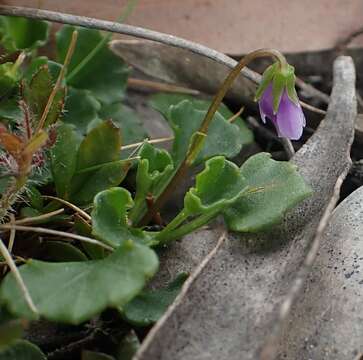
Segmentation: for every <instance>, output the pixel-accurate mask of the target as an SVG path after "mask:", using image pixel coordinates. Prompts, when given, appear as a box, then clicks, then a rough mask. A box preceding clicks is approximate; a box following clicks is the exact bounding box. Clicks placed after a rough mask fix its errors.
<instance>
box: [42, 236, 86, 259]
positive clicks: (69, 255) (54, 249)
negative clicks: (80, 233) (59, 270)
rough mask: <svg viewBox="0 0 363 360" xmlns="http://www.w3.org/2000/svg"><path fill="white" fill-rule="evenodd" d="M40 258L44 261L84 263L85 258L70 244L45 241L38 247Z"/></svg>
mask: <svg viewBox="0 0 363 360" xmlns="http://www.w3.org/2000/svg"><path fill="white" fill-rule="evenodd" d="M39 250H40V252H41V255H43V256H42V257H41V258H42V260H44V261H51V262H65V261H86V260H88V259H87V256H86V255H85V254H83V252H82V251H81V250H79V249H78V248H77V247H75V246H74V245H72V244H68V243H66V242H63V241H54V240H52V241H46V242H44V243H42V244H41V246H40V249H39Z"/></svg>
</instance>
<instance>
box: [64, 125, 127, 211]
mask: <svg viewBox="0 0 363 360" xmlns="http://www.w3.org/2000/svg"><path fill="white" fill-rule="evenodd" d="M120 148H121V133H120V129H118V128H117V127H116V126H115V125H114V124H113V123H112V122H111V121H104V122H102V123H101V124H99V125H98V126H97V127H95V128H93V129H92V130H91V131H90V132H89V133H88V134H87V136H86V137H85V138H84V139H83V141H82V142H81V145H80V146H79V150H78V154H77V166H76V173H75V176H73V178H72V182H71V196H70V198H71V199H72V201H74V202H76V203H77V204H87V203H89V202H91V201H92V200H93V197H94V196H95V195H96V194H97V193H98V192H100V191H102V190H105V189H108V188H110V187H113V186H116V185H119V184H120V182H121V181H122V180H123V179H124V177H125V176H126V173H127V171H128V169H129V167H130V162H129V161H126V160H125V161H122V160H119V158H120Z"/></svg>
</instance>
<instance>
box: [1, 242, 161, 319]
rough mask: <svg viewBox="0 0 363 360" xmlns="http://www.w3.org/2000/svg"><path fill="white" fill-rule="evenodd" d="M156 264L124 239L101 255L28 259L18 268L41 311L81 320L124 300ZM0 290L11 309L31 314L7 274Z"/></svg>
mask: <svg viewBox="0 0 363 360" xmlns="http://www.w3.org/2000/svg"><path fill="white" fill-rule="evenodd" d="M157 268H158V259H157V256H156V254H155V253H154V251H152V250H151V249H150V248H148V247H147V246H144V245H141V244H137V243H134V242H132V241H131V240H129V241H127V242H125V243H124V244H122V245H121V246H120V247H119V248H117V249H116V250H115V252H114V253H112V254H111V255H109V256H108V257H107V258H105V259H102V260H92V261H82V262H66V263H47V262H43V261H38V260H29V261H28V262H27V264H25V265H23V266H21V267H20V268H19V271H20V274H21V276H22V278H23V279H24V282H25V284H26V286H27V287H28V289H29V292H30V295H31V297H32V299H33V301H34V303H35V306H36V307H37V309H38V310H39V315H40V316H42V317H44V318H45V319H48V320H51V321H59V322H63V323H71V324H80V323H82V322H84V321H86V320H89V319H90V318H92V316H94V315H96V314H98V313H100V312H101V311H103V310H105V309H106V308H107V307H109V306H110V307H118V306H122V305H124V304H126V303H127V302H129V301H130V300H131V299H132V298H133V297H135V296H136V295H137V294H138V293H139V292H140V290H141V289H142V288H143V287H144V285H145V282H146V280H147V279H149V278H150V277H152V276H153V275H154V274H155V272H156V270H157ZM0 295H1V299H2V301H3V302H4V303H5V305H6V306H7V307H8V309H9V310H10V311H11V312H12V313H14V314H17V315H20V316H23V317H25V318H30V319H32V318H33V317H34V314H33V313H32V312H31V311H30V310H29V307H28V305H27V304H26V302H25V301H24V298H23V296H22V294H21V292H20V290H19V287H18V285H17V283H16V281H15V280H14V276H13V274H12V273H9V274H8V275H7V276H6V277H5V279H4V280H3V283H2V285H1V289H0Z"/></svg>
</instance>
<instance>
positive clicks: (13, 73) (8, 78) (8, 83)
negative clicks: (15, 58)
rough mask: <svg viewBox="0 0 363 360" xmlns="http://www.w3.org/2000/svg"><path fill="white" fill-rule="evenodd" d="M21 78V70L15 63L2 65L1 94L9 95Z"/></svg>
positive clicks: (0, 69) (0, 68)
mask: <svg viewBox="0 0 363 360" xmlns="http://www.w3.org/2000/svg"><path fill="white" fill-rule="evenodd" d="M18 80H19V71H18V69H17V68H16V67H15V65H14V64H13V63H10V62H8V63H5V64H1V65H0V96H5V95H9V94H10V93H11V91H12V90H13V89H14V88H15V85H16V84H17V83H18Z"/></svg>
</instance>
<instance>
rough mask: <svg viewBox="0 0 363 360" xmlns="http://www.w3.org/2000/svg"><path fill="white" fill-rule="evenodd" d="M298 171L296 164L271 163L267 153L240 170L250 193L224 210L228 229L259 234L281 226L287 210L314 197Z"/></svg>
mask: <svg viewBox="0 0 363 360" xmlns="http://www.w3.org/2000/svg"><path fill="white" fill-rule="evenodd" d="M296 170H297V169H296V166H295V165H293V164H291V163H289V162H285V161H275V160H272V159H271V155H270V154H267V153H260V154H257V155H254V156H252V157H250V158H249V159H248V160H247V161H246V162H245V163H244V164H243V165H242V166H241V169H240V172H241V175H242V176H243V177H244V178H245V179H246V182H247V184H248V185H249V190H248V192H247V193H246V194H245V195H243V196H242V197H241V198H240V199H239V200H238V201H236V202H235V203H234V204H233V205H232V206H231V207H229V208H227V209H226V210H225V213H224V218H225V220H226V222H227V225H228V228H229V229H230V230H234V231H241V232H256V231H262V230H266V229H268V228H270V227H271V226H273V225H275V224H277V223H279V222H280V221H281V220H282V218H283V216H284V214H285V213H286V211H287V210H289V209H291V208H292V207H294V206H295V205H296V204H297V203H299V202H300V201H301V200H303V199H304V198H306V197H307V196H309V195H310V194H311V188H310V187H309V186H308V185H307V184H306V183H305V182H304V179H303V178H302V177H301V176H300V175H299V174H298V172H297V171H296Z"/></svg>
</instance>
